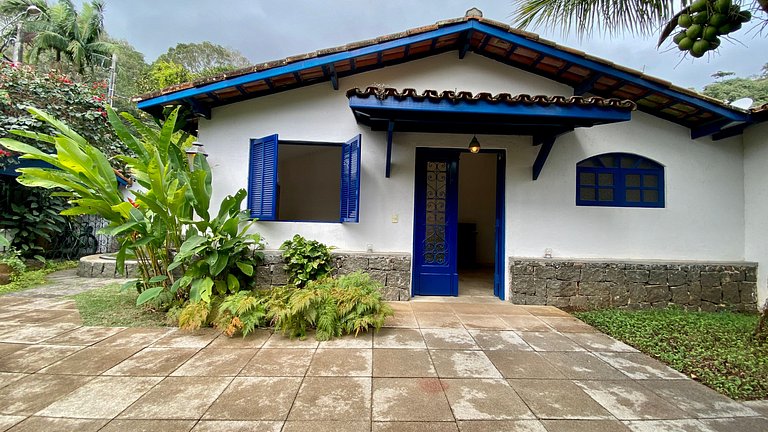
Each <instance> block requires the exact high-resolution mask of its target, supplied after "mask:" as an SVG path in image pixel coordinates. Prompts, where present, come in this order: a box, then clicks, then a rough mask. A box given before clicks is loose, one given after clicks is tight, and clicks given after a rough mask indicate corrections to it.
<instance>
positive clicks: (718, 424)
mask: <svg viewBox="0 0 768 432" xmlns="http://www.w3.org/2000/svg"><path fill="white" fill-rule="evenodd" d="M700 421H701V422H702V423H703V424H704V425H706V426H707V427H708V428H710V429H712V430H714V431H716V432H734V431H745V432H746V431H768V419H766V418H765V417H738V418H723V419H707V420H700Z"/></svg>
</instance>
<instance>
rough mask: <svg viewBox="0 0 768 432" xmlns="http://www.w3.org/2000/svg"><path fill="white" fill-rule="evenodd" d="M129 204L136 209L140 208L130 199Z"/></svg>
mask: <svg viewBox="0 0 768 432" xmlns="http://www.w3.org/2000/svg"><path fill="white" fill-rule="evenodd" d="M128 202H129V203H131V205H132V206H134V207H135V208H139V205H138V204H136V201H134V200H132V199H130V198H128Z"/></svg>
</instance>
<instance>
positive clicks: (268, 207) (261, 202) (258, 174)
mask: <svg viewBox="0 0 768 432" xmlns="http://www.w3.org/2000/svg"><path fill="white" fill-rule="evenodd" d="M249 172H250V174H249V178H248V209H249V210H250V212H251V217H252V218H258V219H259V220H276V219H277V135H270V136H266V137H264V138H253V139H251V159H250V169H249Z"/></svg>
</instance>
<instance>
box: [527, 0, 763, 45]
mask: <svg viewBox="0 0 768 432" xmlns="http://www.w3.org/2000/svg"><path fill="white" fill-rule="evenodd" d="M512 3H513V7H514V13H513V16H514V18H513V20H512V24H513V25H516V26H519V27H521V28H537V27H549V28H561V29H562V30H563V32H564V33H570V32H575V33H576V34H578V35H580V36H589V35H591V33H592V32H593V31H594V30H595V29H600V31H602V32H605V33H608V34H619V33H621V32H625V31H627V32H630V33H635V34H641V35H650V34H653V33H655V32H659V31H660V33H661V37H660V40H659V45H661V44H662V42H664V40H666V39H667V38H668V37H669V36H671V34H672V33H673V32H674V30H675V28H677V27H680V28H682V31H687V32H688V33H689V34H688V35H687V37H689V39H690V40H691V42H690V46H688V42H686V43H685V44H684V45H683V46H681V47H680V49H681V50H683V49H684V48H685V50H686V51H688V52H690V53H691V54H692V55H694V52H695V55H694V56H696V57H701V55H703V54H704V52H706V51H708V50H710V49H715V48H717V47H718V46H719V36H724V35H727V34H729V33H731V32H733V31H735V30H738V28H741V24H743V23H746V22H750V21H753V22H754V21H757V22H762V24H758V25H765V23H766V20H768V0H754V1H753V2H751V3H746V4H744V5H742V6H743V7H740V6H738V5H736V6H735V7H736V9H735V10H731V6H732V5H731V0H696V1H693V2H690V3H689V1H688V0H680V1H673V0H663V1H654V0H622V1H613V0H596V1H590V2H584V1H578V0H513V2H512ZM726 3H727V4H726ZM721 6H722V7H721ZM721 9H722V12H721ZM742 11H743V13H742ZM700 12H704V14H703V15H702V16H701V17H700V19H701V22H699V23H694V22H693V21H691V22H690V23H688V18H690V16H691V14H696V13H700ZM716 14H720V15H722V16H720V17H717V18H714V15H716ZM682 15H686V17H687V18H683V20H682V21H681V22H680V18H681V16H682ZM731 15H733V16H735V17H737V18H736V19H735V20H729V18H728V17H729V16H731ZM753 15H754V18H753ZM710 20H715V21H716V22H715V23H712V27H713V30H714V31H712V32H710V33H711V34H709V35H707V38H704V36H705V33H704V30H705V27H706V26H708V25H709V24H710ZM721 21H722V22H721ZM726 21H727V22H731V21H733V25H732V26H730V27H728V28H725V27H723V26H724V25H725V23H726ZM694 24H695V25H696V26H697V27H696V28H694V29H693V30H689V28H690V27H691V26H693V25H694ZM720 27H723V28H722V29H721V28H720ZM737 27H738V28H737ZM660 29H661V30H660ZM682 39H683V37H680V38H679V40H675V41H674V42H675V43H676V44H678V45H679V42H680V41H682ZM699 41H703V42H700V43H699V48H698V49H697V50H695V51H692V49H693V44H694V43H695V42H699ZM705 42H706V44H705ZM705 45H706V46H705Z"/></svg>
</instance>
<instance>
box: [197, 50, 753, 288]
mask: <svg viewBox="0 0 768 432" xmlns="http://www.w3.org/2000/svg"><path fill="white" fill-rule="evenodd" d="M372 84H384V85H386V86H389V87H395V88H398V89H402V88H406V87H413V88H416V89H417V90H418V91H422V90H424V89H435V90H467V91H472V92H481V91H485V92H491V93H499V92H507V93H512V94H516V93H527V94H545V95H550V96H551V95H565V96H570V95H572V89H571V87H568V86H565V85H562V84H559V83H556V82H554V81H550V80H547V79H545V78H542V77H539V76H537V75H534V74H530V73H527V72H524V71H520V70H517V69H515V68H512V67H509V66H507V65H504V64H501V63H499V62H495V61H493V60H490V59H487V58H484V57H481V56H477V55H474V54H472V53H470V54H468V55H467V57H465V59H464V60H459V59H458V58H457V55H456V53H455V52H454V53H446V54H442V55H439V56H434V57H431V58H427V59H423V60H418V61H413V62H410V63H406V64H403V65H399V66H393V67H388V68H385V69H381V70H377V71H372V72H367V73H362V74H358V75H355V76H352V77H347V78H342V79H341V81H340V90H339V91H334V90H333V89H332V88H331V85H330V83H322V84H317V85H314V86H310V87H306V88H302V89H297V90H292V91H288V92H283V93H278V94H274V95H270V96H266V97H262V98H258V99H254V100H250V101H245V102H241V103H237V104H233V105H227V106H223V107H219V108H215V109H214V110H213V113H212V119H211V120H210V121H206V120H201V121H200V133H199V138H200V141H201V142H203V143H205V145H206V149H207V150H208V152H209V153H210V156H209V161H210V163H211V165H212V167H213V171H214V173H213V181H214V184H213V188H214V202H218V201H219V200H221V198H223V196H224V195H226V194H231V193H234V192H235V191H236V190H237V189H239V188H247V181H248V146H249V138H253V137H262V136H266V135H270V134H273V133H277V134H279V135H280V139H286V140H324V141H346V140H348V139H349V138H351V137H352V136H354V135H357V134H358V133H359V134H362V176H361V192H360V193H361V199H360V205H361V209H360V223H359V224H328V223H319V224H317V223H293V222H262V223H258V224H257V229H258V230H259V231H260V232H261V233H262V234H263V235H264V236H265V238H266V239H267V241H268V242H269V245H268V247H270V248H277V247H278V246H280V244H281V243H282V241H284V240H285V239H288V238H290V237H291V236H293V235H294V234H296V233H299V234H301V235H304V236H306V237H308V238H313V239H317V240H319V241H322V242H324V243H327V244H330V245H334V246H336V247H338V248H339V249H341V250H351V251H365V250H366V246H367V245H368V244H371V245H372V246H373V250H374V251H383V252H384V251H386V252H409V253H410V252H412V249H413V245H412V231H413V184H414V157H415V148H416V147H457V148H466V146H467V145H468V143H469V141H470V139H471V135H451V134H425V133H395V135H394V145H393V155H392V172H391V178H385V176H384V168H385V157H386V133H384V132H372V131H371V130H370V129H369V128H367V127H364V126H362V125H358V124H357V123H356V122H355V119H354V116H353V115H352V112H351V110H350V109H349V104H348V99H347V98H346V96H345V91H344V90H346V89H349V88H352V87H361V88H364V87H366V86H369V85H372ZM689 134H690V131H689V130H688V129H686V128H684V127H681V126H677V125H674V124H672V123H670V122H666V121H663V120H660V119H658V118H655V117H652V116H649V115H646V114H643V113H641V112H634V113H633V120H632V121H631V122H626V123H621V124H616V125H607V126H597V127H594V128H590V129H580V130H577V131H575V132H573V133H571V134H568V135H565V136H562V137H560V138H558V140H557V142H556V143H555V146H554V148H553V150H552V153H551V154H550V156H549V160H548V161H547V163H546V165H545V166H544V169H543V171H542V174H541V176H540V177H539V179H538V180H537V181H535V182H534V181H532V180H531V167H532V165H533V161H534V159H535V158H536V154H537V152H538V147H532V146H531V139H530V137H521V136H490V135H479V136H478V139H479V140H480V143H481V145H482V146H483V148H486V149H491V148H501V149H506V150H507V165H506V179H507V180H506V192H505V193H506V198H507V203H506V224H505V227H506V231H505V232H506V254H505V255H506V256H507V257H510V256H522V257H538V256H542V255H543V253H544V249H545V248H552V249H553V252H554V255H555V256H557V257H583V258H586V257H592V258H614V259H620V258H626V259H668V260H714V261H737V260H743V259H744V233H745V231H744V188H743V185H744V169H743V165H742V161H743V159H742V157H743V152H742V146H741V145H740V143H741V140H740V139H739V138H735V139H731V140H726V141H719V142H712V141H710V140H709V139H700V140H698V141H696V142H692V141H691V140H690V138H689ZM606 152H629V153H637V154H640V155H643V156H645V157H648V158H651V159H654V160H656V161H657V162H659V163H661V164H662V165H664V166H665V167H666V169H665V177H666V185H665V187H666V193H665V194H666V208H664V209H646V208H608V207H576V205H575V190H576V186H575V179H576V163H577V162H578V161H580V160H582V159H584V158H587V157H590V156H593V155H596V154H600V153H606ZM395 220H396V221H397V222H395ZM505 277H507V278H508V275H505ZM506 285H507V286H508V284H506Z"/></svg>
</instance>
